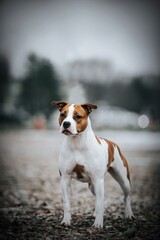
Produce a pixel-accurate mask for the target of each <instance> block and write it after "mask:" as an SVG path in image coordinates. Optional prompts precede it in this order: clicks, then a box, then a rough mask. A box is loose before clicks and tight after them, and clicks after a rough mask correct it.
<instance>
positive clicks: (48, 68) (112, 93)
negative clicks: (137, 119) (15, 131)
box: [0, 53, 160, 125]
mask: <svg viewBox="0 0 160 240" xmlns="http://www.w3.org/2000/svg"><path fill="white" fill-rule="evenodd" d="M62 76H63V75H62V74H61V77H60V75H59V74H58V71H57V69H56V68H55V66H53V64H52V63H51V62H50V61H49V60H48V59H45V58H41V57H39V56H37V55H35V54H33V53H31V54H30V55H29V56H28V58H27V66H26V71H25V72H24V74H23V76H21V77H17V78H15V77H13V76H11V71H10V65H9V61H8V60H7V58H5V57H4V56H2V55H0V122H1V123H4V124H6V123H9V124H10V123H16V124H17V123H23V122H24V121H25V120H26V119H31V118H33V117H34V116H37V115H39V114H42V115H43V116H45V119H47V120H48V119H50V116H51V114H52V113H53V111H54V110H55V109H54V108H53V106H52V105H51V101H52V100H53V99H56V100H58V99H63V100H64V99H67V98H68V97H67V94H68V93H67V92H66V91H64V89H65V88H64V86H65V84H66V83H65V81H63V80H64V79H62ZM106 76H107V75H106ZM80 78H81V77H79V79H80ZM68 81H69V79H68ZM72 81H73V79H72ZM79 82H81V84H82V85H83V87H84V91H85V95H86V96H87V98H88V100H89V101H92V102H93V103H97V102H103V103H106V104H107V105H112V106H120V107H123V108H125V109H127V110H129V111H133V112H136V113H139V114H143V113H145V114H146V115H148V116H149V117H150V119H152V120H153V121H154V122H156V125H157V124H158V125H159V123H160V106H159V103H160V76H153V75H152V76H151V75H150V76H136V77H132V79H130V80H128V81H123V79H122V78H121V77H119V78H117V79H114V80H113V81H101V79H99V80H98V79H96V81H95V80H94V79H93V81H87V80H86V79H83V80H82V79H80V81H79ZM66 89H67V88H66ZM82 101H83V99H82Z"/></svg>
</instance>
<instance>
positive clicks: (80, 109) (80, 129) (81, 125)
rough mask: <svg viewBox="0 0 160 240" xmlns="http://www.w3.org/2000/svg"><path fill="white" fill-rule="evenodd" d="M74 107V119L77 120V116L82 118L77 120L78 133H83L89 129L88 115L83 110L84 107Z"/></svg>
mask: <svg viewBox="0 0 160 240" xmlns="http://www.w3.org/2000/svg"><path fill="white" fill-rule="evenodd" d="M74 107H75V109H74V112H73V118H75V117H76V115H77V114H78V115H79V116H81V117H82V118H81V119H79V120H76V124H77V131H78V132H79V133H80V132H83V131H84V130H85V129H86V127H87V123H88V120H87V119H88V118H87V113H86V111H85V110H84V109H83V107H81V105H74Z"/></svg>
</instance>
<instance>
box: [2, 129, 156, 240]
mask: <svg viewBox="0 0 160 240" xmlns="http://www.w3.org/2000/svg"><path fill="white" fill-rule="evenodd" d="M97 134H98V135H100V136H102V135H103V134H104V133H103V132H99V133H97ZM105 135H107V134H105ZM108 135H109V136H108ZM108 135H107V136H108V139H110V140H112V141H116V142H117V141H118V142H117V143H118V144H119V145H120V147H121V148H122V150H123V152H124V153H125V156H126V157H127V159H128V162H129V165H130V171H131V180H132V208H133V212H134V214H135V217H136V219H135V220H132V221H131V220H124V206H123V195H122V191H121V189H120V187H119V186H118V184H117V183H116V182H115V181H114V180H113V179H112V177H111V176H110V175H109V174H107V175H106V177H105V200H106V201H105V215H104V228H103V229H101V230H97V229H94V228H92V227H91V226H92V224H93V222H94V217H93V212H94V197H93V196H92V194H91V193H90V191H89V190H88V186H87V184H85V183H79V182H76V181H74V180H73V182H72V213H73V215H72V226H71V227H63V226H61V225H60V221H61V219H62V214H63V208H62V197H61V190H60V177H59V173H58V168H57V158H58V152H59V149H60V146H61V142H62V140H63V136H61V135H60V134H59V133H58V131H45V130H44V131H34V130H10V131H1V132H0V158H1V159H0V160H1V161H0V239H3V240H5V239H7V240H8V239H14V240H15V239H18V240H21V239H23V240H25V239H27V240H28V239H31V240H32V239H38V240H41V239H46V240H51V239H136V240H140V239H160V233H159V216H160V211H159V201H160V198H159V189H160V186H159V185H160V184H159V183H160V179H159V178H160V175H159V169H160V151H159V142H160V134H157V133H149V132H148V133H146V132H140V133H138V132H136V133H135V132H125V131H124V132H116V131H109V132H108ZM120 136H123V138H121V137H120ZM125 136H126V140H124V139H125ZM137 136H138V138H137ZM137 139H138V140H137ZM149 140H151V141H150V144H149ZM154 141H155V144H154ZM157 141H158V142H157ZM155 146H156V147H155Z"/></svg>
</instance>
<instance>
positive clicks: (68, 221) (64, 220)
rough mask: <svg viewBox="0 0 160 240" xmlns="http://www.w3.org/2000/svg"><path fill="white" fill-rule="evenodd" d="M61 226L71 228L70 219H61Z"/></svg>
mask: <svg viewBox="0 0 160 240" xmlns="http://www.w3.org/2000/svg"><path fill="white" fill-rule="evenodd" d="M61 225H62V226H65V227H69V226H71V220H70V219H63V220H62V222H61Z"/></svg>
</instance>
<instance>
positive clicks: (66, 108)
mask: <svg viewBox="0 0 160 240" xmlns="http://www.w3.org/2000/svg"><path fill="white" fill-rule="evenodd" d="M70 106H71V104H70V103H68V104H67V105H66V106H65V107H63V108H62V109H61V111H60V115H59V125H61V124H62V122H63V120H64V119H65V118H66V117H67V114H68V111H69V110H68V108H69V107H70ZM63 115H64V117H62V116H63Z"/></svg>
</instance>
